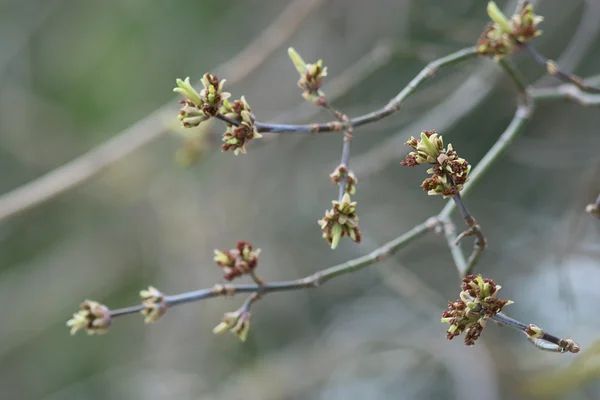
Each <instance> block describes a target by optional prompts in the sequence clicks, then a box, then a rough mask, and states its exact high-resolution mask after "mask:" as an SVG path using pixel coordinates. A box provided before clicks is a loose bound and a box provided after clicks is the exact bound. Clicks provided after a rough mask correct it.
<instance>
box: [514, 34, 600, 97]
mask: <svg viewBox="0 0 600 400" xmlns="http://www.w3.org/2000/svg"><path fill="white" fill-rule="evenodd" d="M523 47H524V48H525V49H526V50H527V51H528V52H529V54H530V55H531V57H532V58H533V59H534V60H535V61H537V62H538V63H540V64H542V65H544V66H545V67H546V71H548V73H549V74H550V75H552V76H555V77H557V78H558V79H560V80H561V81H563V82H569V83H572V84H573V85H575V86H577V87H578V88H579V89H581V90H583V91H584V92H589V93H600V88H598V87H595V86H591V85H588V84H586V83H585V82H584V81H583V79H581V78H580V77H578V76H576V75H573V74H569V73H567V72H564V71H562V70H561V69H560V68H559V67H558V65H556V63H555V62H554V61H552V60H549V59H548V58H546V57H545V56H543V55H542V54H541V53H539V52H538V51H537V50H536V49H534V48H533V46H531V45H530V44H524V45H523Z"/></svg>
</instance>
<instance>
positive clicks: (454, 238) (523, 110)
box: [67, 1, 600, 353]
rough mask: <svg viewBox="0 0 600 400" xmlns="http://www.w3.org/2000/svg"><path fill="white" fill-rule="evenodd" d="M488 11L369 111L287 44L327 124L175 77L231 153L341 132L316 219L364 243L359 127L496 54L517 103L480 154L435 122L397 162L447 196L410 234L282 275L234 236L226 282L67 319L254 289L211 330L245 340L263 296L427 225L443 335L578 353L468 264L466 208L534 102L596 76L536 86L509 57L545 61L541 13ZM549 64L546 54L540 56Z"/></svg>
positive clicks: (304, 285)
mask: <svg viewBox="0 0 600 400" xmlns="http://www.w3.org/2000/svg"><path fill="white" fill-rule="evenodd" d="M488 14H489V16H490V18H491V20H492V23H490V24H488V25H487V26H486V28H485V30H484V32H483V33H482V35H481V37H480V38H479V40H478V42H477V45H476V46H474V47H471V48H466V49H462V50H459V51H457V52H455V53H452V54H450V55H448V56H445V57H442V58H440V59H438V60H436V61H434V62H432V63H430V64H428V65H427V66H426V67H425V68H424V69H423V70H422V71H421V72H420V73H419V74H418V75H417V76H416V77H415V78H414V79H412V80H411V81H410V82H409V83H408V85H407V86H406V87H404V88H403V89H402V90H401V91H400V92H399V93H398V94H397V95H396V96H395V97H394V98H392V99H391V100H390V101H389V102H388V103H387V104H386V105H385V106H383V107H382V108H380V109H377V110H375V111H371V112H369V113H367V114H364V115H361V116H358V117H354V118H349V117H348V116H347V115H346V114H344V113H343V112H340V111H338V110H337V109H335V108H334V107H333V106H332V105H331V104H330V103H329V102H328V100H327V96H326V93H325V92H324V91H323V90H322V82H323V79H324V78H325V77H326V76H327V67H325V66H324V65H323V61H322V60H318V61H317V62H315V63H306V62H305V61H304V60H303V59H302V57H301V56H300V54H299V53H298V52H296V51H295V50H294V49H292V48H290V49H289V51H288V53H289V56H290V58H291V60H292V62H293V64H294V66H295V68H296V70H297V71H298V73H299V74H300V79H299V80H298V87H299V88H300V89H302V97H303V98H304V99H305V100H306V101H308V102H309V103H311V104H313V105H316V106H318V107H321V108H323V109H324V110H326V111H328V112H329V113H330V114H331V115H332V116H333V117H334V119H335V120H334V121H331V122H328V123H324V124H305V125H292V124H272V123H264V122H259V121H257V120H256V118H255V116H254V114H253V113H252V109H251V108H250V105H249V104H248V101H247V100H246V98H245V97H244V96H242V97H240V98H239V99H238V100H234V101H231V102H230V100H229V99H230V97H231V94H230V93H228V92H225V91H224V84H225V80H224V79H219V78H217V77H216V76H215V75H212V74H205V75H204V76H203V78H202V86H203V89H202V90H201V91H199V92H198V91H196V89H195V88H194V87H193V86H192V85H191V84H190V81H189V78H186V79H184V80H181V79H178V80H177V81H176V82H177V87H176V88H175V89H174V91H175V92H177V93H179V94H181V95H182V96H183V98H184V99H183V100H181V104H182V108H181V110H180V112H179V120H180V121H181V124H182V126H183V127H194V126H198V125H199V124H201V123H203V122H204V121H207V120H209V119H213V118H214V119H218V120H220V121H222V122H223V123H224V124H225V132H224V133H223V136H222V145H221V150H222V151H224V152H226V151H231V152H233V153H234V154H235V155H238V154H245V153H246V152H247V148H248V145H249V143H250V142H252V141H253V140H255V139H260V138H261V133H264V132H271V133H305V134H309V133H325V132H341V133H342V134H343V147H342V156H341V160H340V164H339V165H338V166H337V168H336V169H335V170H334V171H333V172H332V173H331V174H330V179H331V181H332V183H334V184H339V193H338V196H337V200H333V201H332V208H331V209H329V210H327V211H326V212H325V215H324V217H323V218H321V219H320V220H319V221H318V223H319V225H320V227H321V231H322V235H323V238H324V239H325V240H326V241H327V242H328V244H329V245H330V246H331V248H332V249H335V248H336V247H337V246H338V244H339V241H340V240H341V238H343V237H346V236H347V237H349V238H350V239H352V240H353V241H355V242H360V239H361V233H360V230H359V229H358V216H357V213H356V202H355V201H352V199H351V198H350V195H354V194H355V192H356V184H357V178H356V176H355V175H354V174H353V173H352V171H351V170H350V167H349V162H350V145H351V141H352V137H353V134H354V133H355V130H356V128H359V127H360V126H362V125H365V124H369V123H373V122H376V121H378V120H380V119H382V118H385V117H389V116H391V115H392V114H394V113H395V112H396V111H398V110H399V109H400V107H401V104H402V102H403V101H404V100H405V99H406V98H407V97H408V96H410V95H411V94H412V93H414V92H415V91H416V90H417V88H418V87H420V86H421V85H422V84H423V83H424V82H425V81H427V80H428V79H430V78H431V77H433V76H434V75H435V73H436V72H437V71H438V70H439V69H440V68H442V67H446V66H450V65H454V64H458V63H460V62H463V61H467V60H470V59H473V58H475V57H492V58H493V59H494V60H495V61H496V62H498V63H499V65H500V66H501V68H502V69H503V70H504V71H505V72H506V74H507V76H509V77H510V78H511V80H512V81H513V82H514V85H515V87H516V90H517V93H518V99H517V100H518V107H517V109H516V111H515V115H514V117H513V119H512V121H511V122H510V124H509V125H508V127H507V128H506V130H505V131H504V132H503V133H502V135H501V136H500V137H499V138H498V140H497V141H496V142H495V144H494V145H493V146H492V147H491V148H490V149H489V151H488V152H487V153H486V154H485V155H484V157H483V158H482V159H481V160H480V161H479V162H478V163H477V164H476V166H475V167H474V168H471V164H470V163H469V162H468V161H467V160H465V159H464V158H462V157H460V156H459V155H458V153H457V152H456V150H455V149H454V147H453V146H452V144H450V143H448V144H447V145H445V144H444V140H443V138H442V136H441V135H440V134H438V133H437V132H436V131H435V130H433V129H432V130H423V131H421V132H420V134H419V135H418V138H415V137H411V138H410V139H409V140H408V141H407V142H406V145H407V146H409V147H410V148H411V149H412V151H410V152H409V153H408V155H406V156H405V158H404V160H403V161H401V164H402V165H403V166H408V167H418V166H420V165H427V166H428V167H429V168H428V169H427V170H426V173H427V174H428V177H427V178H426V179H425V180H424V181H423V183H422V184H421V188H422V189H423V190H424V191H426V192H427V194H428V195H439V196H441V197H442V198H443V199H448V198H451V201H447V202H446V205H445V206H444V207H443V209H442V210H441V211H440V212H439V213H438V214H437V215H435V216H434V217H431V218H428V219H427V220H426V221H423V222H422V223H420V224H418V225H417V226H415V227H414V228H412V229H411V230H409V231H408V232H406V233H404V234H402V235H400V236H398V237H397V238H396V239H394V240H392V241H390V242H388V243H386V244H384V245H383V246H381V247H379V248H378V249H376V250H374V251H373V252H371V253H369V254H367V255H365V256H362V257H358V258H356V259H353V260H349V261H346V262H344V263H341V264H338V265H335V266H332V267H329V268H326V269H323V270H321V271H318V272H316V273H314V274H311V275H309V276H306V277H303V278H300V279H295V280H289V281H281V282H269V281H263V280H262V279H261V278H259V277H258V275H257V272H256V271H257V266H258V261H259V255H260V250H259V249H254V247H253V246H252V245H251V244H250V243H247V242H238V243H237V244H236V246H235V247H234V248H232V249H230V250H215V257H214V261H215V262H216V264H217V265H218V266H219V267H220V268H221V269H222V271H223V279H224V280H225V281H226V282H228V283H224V284H216V285H214V286H212V287H209V288H204V289H199V290H195V291H191V292H186V293H181V294H177V295H164V294H162V293H161V292H160V291H159V290H158V289H156V288H154V287H149V288H148V289H147V290H142V291H141V292H140V296H141V302H140V304H138V305H134V306H130V307H126V308H118V309H110V308H108V307H107V306H105V305H102V304H100V303H98V302H95V301H91V300H86V301H85V302H84V303H82V304H81V307H80V310H79V312H77V313H76V314H74V315H73V318H72V319H70V320H69V321H68V322H67V325H68V326H69V327H70V328H71V333H72V334H74V333H76V332H78V331H80V330H85V331H87V332H88V333H89V334H103V333H106V332H107V330H108V328H109V327H110V325H111V323H112V321H113V319H114V318H116V317H119V316H124V315H130V314H137V313H141V314H142V315H143V317H144V321H145V322H146V323H153V322H156V321H158V320H159V319H160V318H161V317H163V316H164V314H165V313H166V311H167V310H168V309H169V308H171V307H174V306H177V305H181V304H187V303H193V302H197V301H201V300H206V299H209V298H214V297H221V296H234V295H238V294H249V297H248V298H247V299H246V300H245V301H244V302H243V304H242V305H241V307H240V308H239V309H237V310H236V311H233V312H228V313H226V314H225V315H224V317H223V319H222V321H221V322H220V323H219V324H218V325H217V326H216V327H215V328H214V330H213V332H214V333H215V334H219V333H223V332H227V331H230V332H232V333H233V334H235V335H236V336H237V337H238V338H239V339H240V340H242V341H245V340H246V338H247V336H248V332H249V328H250V318H251V315H252V314H251V311H252V307H254V306H255V305H256V303H257V302H258V301H259V300H260V299H261V298H263V297H264V296H265V295H267V294H270V293H274V292H281V291H291V290H303V289H308V288H318V287H320V286H322V285H323V284H325V283H326V282H328V281H330V280H332V279H334V278H337V277H340V276H342V275H345V274H348V273H353V272H356V271H359V270H361V269H363V268H366V267H368V266H370V265H373V264H375V263H377V262H379V261H382V260H385V259H386V258H388V257H390V256H392V255H394V254H395V253H396V252H397V251H398V250H400V249H401V248H403V247H405V246H407V245H408V244H409V243H411V242H413V241H414V240H416V239H418V238H420V237H422V236H424V235H425V234H426V233H427V232H430V231H436V232H443V233H444V236H445V238H446V242H447V244H448V247H449V249H450V252H451V256H452V259H453V260H454V263H455V264H456V268H457V270H458V273H459V276H460V277H461V279H462V285H461V291H460V294H459V299H458V300H456V301H454V302H449V303H448V310H446V311H444V312H443V314H442V322H444V323H448V324H449V325H450V327H449V328H448V330H447V338H448V339H453V338H454V337H456V336H459V335H461V334H463V333H464V334H465V344H466V345H468V346H472V345H474V344H475V342H476V341H477V340H478V338H479V337H480V336H481V334H482V332H483V329H484V328H485V326H486V324H487V322H488V321H489V320H492V321H495V322H496V323H498V324H501V325H504V326H508V327H511V328H514V329H517V330H519V331H520V332H522V333H524V334H525V335H526V336H527V338H528V339H529V341H530V342H531V343H533V344H534V345H535V346H536V347H537V348H539V349H541V350H547V351H555V352H560V353H564V352H571V353H577V352H578V351H579V346H578V345H577V344H576V343H575V342H574V341H573V340H571V339H561V338H559V337H556V336H553V335H550V334H548V333H546V332H544V331H543V330H542V329H541V328H539V327H537V326H536V325H533V324H524V323H521V322H519V321H516V320H514V319H512V318H510V317H508V316H506V315H505V314H504V313H503V310H504V307H506V306H508V305H509V304H511V303H512V301H510V300H502V299H498V298H497V293H498V291H499V289H500V285H498V284H496V283H495V282H494V281H493V280H491V279H486V278H483V277H482V276H481V275H477V276H475V275H473V274H472V271H473V269H474V268H475V266H476V265H477V264H478V262H479V261H480V260H481V256H482V254H483V251H484V249H485V248H486V238H485V236H484V234H483V232H482V229H481V227H480V226H479V224H478V223H477V221H476V219H475V218H474V217H473V215H472V214H471V212H470V211H469V210H468V208H467V206H466V204H465V201H464V197H466V196H467V195H468V193H470V192H471V191H472V190H473V188H474V187H475V185H476V184H477V182H479V181H480V180H481V178H482V176H483V175H484V174H485V173H486V172H487V171H488V170H489V169H490V168H491V166H492V165H493V164H494V163H495V162H496V161H497V160H498V159H500V158H501V156H502V155H503V153H504V152H505V150H506V149H507V148H508V147H509V146H510V145H511V143H512V142H513V141H514V140H515V139H516V138H517V137H518V135H519V134H520V133H521V132H522V130H523V128H524V126H525V124H526V122H527V121H528V120H529V119H530V118H531V116H532V114H533V112H534V105H535V103H536V102H537V101H550V100H570V101H574V102H577V103H579V104H581V105H583V106H598V105H600V96H599V95H596V94H594V93H596V90H595V89H594V87H593V86H592V84H591V83H590V82H591V81H590V80H580V79H579V78H577V79H575V78H573V77H572V76H570V75H568V74H564V73H562V72H558V71H559V70H558V69H557V68H555V69H554V70H553V71H554V72H555V73H552V72H553V71H550V70H549V72H550V73H551V74H553V75H556V76H558V77H559V78H561V79H563V80H566V81H568V82H569V83H568V84H565V85H561V86H558V87H555V88H540V89H532V88H530V87H529V85H528V84H527V83H526V81H525V79H524V78H523V76H522V75H521V74H520V72H519V71H518V70H517V69H516V68H515V67H514V66H513V65H512V64H511V63H510V61H509V60H508V57H509V56H510V55H511V54H513V53H515V52H517V51H519V50H520V49H522V48H526V49H527V50H528V51H529V52H530V54H532V55H533V56H534V58H538V59H541V58H540V56H539V55H537V53H535V52H534V51H533V50H532V47H531V45H530V43H531V42H532V41H533V39H535V38H536V37H538V36H539V35H540V34H541V31H540V30H539V29H538V24H539V23H541V22H542V20H543V18H542V17H540V16H537V15H535V14H534V12H533V7H532V6H531V4H529V2H527V1H522V2H520V7H519V8H518V9H517V11H516V12H515V14H514V15H513V16H512V17H511V18H510V19H508V18H507V17H506V16H504V14H502V12H501V11H500V10H499V9H498V7H497V6H496V5H495V4H494V3H493V2H490V3H489V5H488ZM544 63H545V64H546V65H549V64H548V61H547V60H546V61H544ZM598 209H600V196H599V197H598V199H597V200H596V202H595V203H594V204H591V205H589V206H588V209H587V210H588V212H589V213H590V214H592V215H595V216H598V215H599V213H598ZM455 211H458V213H459V214H460V215H461V217H462V219H463V221H464V223H465V225H466V230H464V231H463V232H462V233H460V234H458V235H457V234H456V226H455V225H454V223H453V222H452V220H451V217H452V214H453V213H454V212H455ZM466 236H473V238H474V246H473V250H472V252H471V254H470V255H469V257H468V258H465V255H464V254H463V252H462V250H461V248H460V245H459V244H460V241H461V239H463V238H464V237H466ZM244 276H248V277H249V278H250V279H251V280H252V281H253V283H248V284H232V283H229V282H230V281H232V280H235V279H238V278H242V277H244Z"/></svg>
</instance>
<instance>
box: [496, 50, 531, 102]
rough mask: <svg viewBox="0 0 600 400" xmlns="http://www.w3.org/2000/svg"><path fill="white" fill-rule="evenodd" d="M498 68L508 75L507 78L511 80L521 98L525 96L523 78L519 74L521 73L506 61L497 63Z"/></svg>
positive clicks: (525, 88) (525, 89)
mask: <svg viewBox="0 0 600 400" xmlns="http://www.w3.org/2000/svg"><path fill="white" fill-rule="evenodd" d="M499 64H500V66H501V67H502V69H503V70H504V72H506V73H507V74H508V76H509V77H510V78H511V79H512V81H513V82H514V84H515V86H516V87H517V91H518V92H519V94H520V95H521V96H523V97H525V96H526V95H527V84H526V83H525V77H524V76H523V75H522V74H521V72H520V71H519V70H518V69H517V67H515V66H514V65H513V63H512V62H511V61H510V60H508V59H505V58H504V59H502V60H500V61H499Z"/></svg>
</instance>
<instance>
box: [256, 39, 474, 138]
mask: <svg viewBox="0 0 600 400" xmlns="http://www.w3.org/2000/svg"><path fill="white" fill-rule="evenodd" d="M477 56H478V55H477V51H476V50H475V48H473V47H468V48H465V49H462V50H459V51H456V52H454V53H452V54H449V55H447V56H445V57H442V58H439V59H437V60H435V61H432V62H430V63H429V64H427V66H426V67H425V68H423V70H421V72H419V74H418V75H417V76H416V77H414V78H413V80H411V81H410V82H409V83H408V85H406V87H404V89H402V90H401V91H400V93H398V94H397V95H396V96H395V97H394V98H393V99H391V100H390V101H389V102H388V103H387V104H386V105H385V106H384V107H382V108H380V109H379V110H376V111H373V112H370V113H368V114H364V115H361V116H358V117H355V118H352V119H350V121H349V124H350V125H352V126H353V127H354V128H356V127H359V126H361V125H366V124H369V123H372V122H375V121H378V120H380V119H382V118H385V117H387V116H389V115H391V114H393V113H395V112H396V111H398V110H399V109H400V105H401V104H402V102H403V101H404V100H405V99H406V98H407V97H408V96H410V95H411V94H413V93H414V92H415V90H416V89H417V88H418V87H419V86H421V85H422V84H423V83H424V82H425V81H427V80H428V79H430V78H431V77H433V76H434V75H435V74H436V73H437V72H438V71H439V70H440V69H441V68H443V67H446V66H449V65H454V64H457V63H459V62H461V61H464V60H468V59H471V58H475V57H477ZM255 126H256V128H257V130H258V131H259V132H271V133H324V132H339V131H342V130H344V129H345V127H346V124H345V123H343V122H340V121H332V122H327V123H323V124H307V125H286V124H268V123H262V122H256V124H255Z"/></svg>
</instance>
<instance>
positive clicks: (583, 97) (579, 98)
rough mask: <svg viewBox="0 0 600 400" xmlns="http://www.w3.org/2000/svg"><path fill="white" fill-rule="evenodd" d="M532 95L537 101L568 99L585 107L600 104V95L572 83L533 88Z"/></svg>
mask: <svg viewBox="0 0 600 400" xmlns="http://www.w3.org/2000/svg"><path fill="white" fill-rule="evenodd" d="M531 97H533V99H535V100H536V101H549V100H567V101H572V102H574V103H577V104H579V105H582V106H584V107H593V106H596V107H597V106H600V95H598V94H589V93H585V92H583V91H582V90H581V89H579V88H578V87H577V86H575V85H572V84H563V85H560V86H557V87H553V88H539V89H532V90H531Z"/></svg>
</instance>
